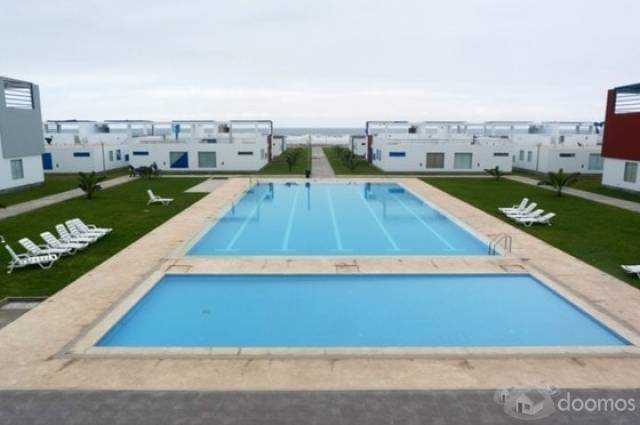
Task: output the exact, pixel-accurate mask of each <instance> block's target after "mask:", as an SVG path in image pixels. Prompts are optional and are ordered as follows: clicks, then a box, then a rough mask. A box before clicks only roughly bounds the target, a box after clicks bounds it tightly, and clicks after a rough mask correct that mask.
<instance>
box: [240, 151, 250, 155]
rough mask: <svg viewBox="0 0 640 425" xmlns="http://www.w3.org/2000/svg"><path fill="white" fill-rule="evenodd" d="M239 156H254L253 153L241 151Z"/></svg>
mask: <svg viewBox="0 0 640 425" xmlns="http://www.w3.org/2000/svg"><path fill="white" fill-rule="evenodd" d="M238 155H253V151H239V152H238Z"/></svg>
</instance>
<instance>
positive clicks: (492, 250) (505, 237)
mask: <svg viewBox="0 0 640 425" xmlns="http://www.w3.org/2000/svg"><path fill="white" fill-rule="evenodd" d="M501 242H503V243H504V250H505V252H509V253H510V252H511V245H512V243H513V239H512V238H511V235H510V234H508V233H500V234H498V235H497V236H495V237H494V238H493V239H492V240H491V242H489V255H497V254H498V250H497V248H498V245H499V244H500V243H501Z"/></svg>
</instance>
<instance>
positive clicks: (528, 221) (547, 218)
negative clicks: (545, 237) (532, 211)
mask: <svg viewBox="0 0 640 425" xmlns="http://www.w3.org/2000/svg"><path fill="white" fill-rule="evenodd" d="M555 216H556V215H555V213H546V214H545V215H543V216H540V217H521V218H516V219H515V220H516V222H518V223H520V224H524V225H525V226H527V227H531V225H533V224H547V225H549V226H551V219H552V218H553V217H555Z"/></svg>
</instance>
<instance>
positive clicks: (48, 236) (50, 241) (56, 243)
mask: <svg viewBox="0 0 640 425" xmlns="http://www.w3.org/2000/svg"><path fill="white" fill-rule="evenodd" d="M40 237H41V238H42V240H43V241H45V242H46V243H47V245H48V246H49V247H51V248H69V249H70V250H71V251H70V253H71V254H75V253H76V252H77V251H79V250H81V249H85V248H86V247H87V246H89V243H87V242H62V241H61V240H59V239H58V238H56V237H55V236H53V234H52V233H50V232H43V233H40Z"/></svg>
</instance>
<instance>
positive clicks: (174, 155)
mask: <svg viewBox="0 0 640 425" xmlns="http://www.w3.org/2000/svg"><path fill="white" fill-rule="evenodd" d="M169 164H171V168H189V154H188V153H187V152H169Z"/></svg>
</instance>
